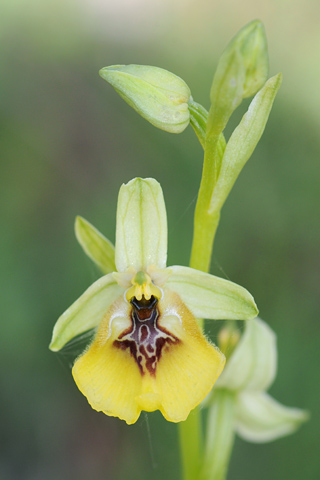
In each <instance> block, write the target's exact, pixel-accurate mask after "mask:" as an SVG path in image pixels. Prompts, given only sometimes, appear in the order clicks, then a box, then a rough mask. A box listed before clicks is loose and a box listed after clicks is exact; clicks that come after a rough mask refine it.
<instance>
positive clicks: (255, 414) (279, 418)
mask: <svg viewBox="0 0 320 480" xmlns="http://www.w3.org/2000/svg"><path fill="white" fill-rule="evenodd" d="M235 408H236V410H235V411H236V423H235V428H236V431H237V433H238V435H239V436H240V437H242V438H243V439H244V440H247V441H249V442H255V443H260V442H261V443H263V442H270V441H272V440H276V439H277V438H279V437H283V436H285V435H289V434H290V433H293V432H295V430H297V429H298V428H299V427H300V425H301V424H302V423H303V422H305V421H307V420H308V418H309V415H308V413H307V412H306V411H304V410H300V409H298V408H291V407H285V406H284V405H281V403H279V402H277V401H276V400H274V399H273V398H272V397H270V396H269V395H268V394H267V393H264V392H262V393H260V392H255V393H252V392H250V393H248V392H243V393H241V394H239V395H238V397H237V401H236V407H235Z"/></svg>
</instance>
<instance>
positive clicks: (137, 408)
mask: <svg viewBox="0 0 320 480" xmlns="http://www.w3.org/2000/svg"><path fill="white" fill-rule="evenodd" d="M152 298H153V299H154V297H152ZM142 302H143V300H142ZM145 302H146V303H145V304H143V303H141V302H139V301H136V304H133V305H130V304H129V303H128V302H126V301H125V300H124V298H123V297H121V298H119V299H118V300H117V301H116V302H115V303H114V304H113V306H112V307H111V309H110V311H109V312H108V314H107V315H106V317H105V318H104V320H103V321H102V323H101V325H100V327H99V331H98V333H97V336H96V339H95V341H94V342H93V344H92V345H91V346H90V348H89V349H88V351H87V352H86V353H85V354H84V355H82V356H81V357H79V358H78V360H77V361H76V363H75V365H74V367H73V376H74V378H75V381H76V383H77V385H78V387H79V389H80V390H81V391H82V393H83V394H84V395H85V396H86V397H87V398H88V401H89V403H90V404H91V406H92V407H93V408H94V409H96V410H98V411H103V412H104V413H106V414H107V415H112V416H117V417H119V418H121V419H123V420H125V421H126V422H127V423H128V424H131V423H134V422H135V421H136V420H137V419H138V417H139V415H140V412H141V410H146V411H150V412H151V411H154V410H160V411H161V412H162V414H163V415H164V417H165V418H166V419H167V420H169V421H172V422H179V421H182V420H185V419H186V418H187V416H188V414H189V412H190V410H191V409H193V408H194V407H195V406H197V405H198V404H199V403H200V402H201V401H202V400H203V398H204V397H205V396H206V395H207V394H208V393H209V391H210V390H211V388H212V386H213V384H214V382H215V381H216V380H217V378H218V376H219V375H220V373H221V371H222V369H223V366H224V362H225V358H224V356H223V355H222V353H221V352H220V351H219V350H218V349H217V348H215V347H214V346H213V345H210V344H209V343H208V342H207V340H206V339H205V337H204V336H203V335H202V333H201V331H200V329H199V327H198V324H197V322H196V319H195V318H194V317H193V315H192V313H191V312H190V311H189V310H188V308H187V307H186V306H185V305H184V304H183V302H182V300H181V299H180V297H179V296H178V295H177V294H176V293H174V292H171V291H170V290H168V289H165V290H164V295H163V297H162V298H161V300H160V301H159V302H157V300H156V299H154V303H153V304H152V299H151V300H148V301H147V300H146V301H145ZM141 305H142V306H141ZM146 305H147V306H146Z"/></svg>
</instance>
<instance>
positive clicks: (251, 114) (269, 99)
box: [209, 73, 282, 211]
mask: <svg viewBox="0 0 320 480" xmlns="http://www.w3.org/2000/svg"><path fill="white" fill-rule="evenodd" d="M281 82H282V75H281V73H279V74H278V75H275V76H274V77H271V78H270V79H269V80H268V81H267V83H266V84H265V85H264V87H263V88H262V89H261V90H260V91H259V92H258V93H257V94H256V96H255V97H254V98H253V100H252V102H251V104H250V105H249V109H248V111H247V113H246V114H245V115H244V116H243V118H242V120H241V122H240V124H239V125H238V126H237V128H236V129H235V130H234V132H233V133H232V135H231V137H230V139H229V141H228V143H227V146H226V149H225V151H224V154H223V157H222V160H221V166H220V170H219V174H218V179H217V183H216V185H215V187H214V190H213V194H212V197H211V202H210V207H209V211H211V210H213V211H219V210H220V209H221V207H222V205H223V204H224V202H225V200H226V198H227V197H228V195H229V192H230V190H231V188H232V187H233V185H234V182H235V181H236V179H237V178H238V175H239V173H240V172H241V170H242V168H243V167H244V165H245V164H246V162H247V161H248V159H249V158H250V156H251V155H252V153H253V151H254V149H255V148H256V146H257V144H258V142H259V140H260V138H261V135H262V134H263V131H264V129H265V126H266V123H267V121H268V118H269V114H270V111H271V107H272V105H273V102H274V99H275V97H276V94H277V92H278V90H279V88H280V85H281Z"/></svg>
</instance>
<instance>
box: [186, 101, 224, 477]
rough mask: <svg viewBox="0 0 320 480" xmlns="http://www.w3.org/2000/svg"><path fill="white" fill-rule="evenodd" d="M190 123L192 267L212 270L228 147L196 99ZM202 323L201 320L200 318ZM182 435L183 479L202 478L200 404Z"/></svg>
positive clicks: (190, 105)
mask: <svg viewBox="0 0 320 480" xmlns="http://www.w3.org/2000/svg"><path fill="white" fill-rule="evenodd" d="M189 110H190V114H191V124H192V126H193V128H194V130H195V132H196V134H197V136H198V138H199V140H200V143H201V145H202V146H203V147H204V148H205V155H204V165H203V171H202V179H201V184H200V190H199V195H198V201H197V206H196V211H195V217H194V234H193V244H192V251H191V259H190V267H192V268H196V269H198V270H202V271H204V272H208V271H209V267H210V260H211V252H212V247H213V240H214V236H215V233H216V230H217V227H218V224H219V218H220V212H219V211H213V212H212V211H211V212H209V207H210V202H211V197H212V192H213V188H214V186H215V182H216V178H217V176H218V173H217V171H216V169H217V166H218V165H219V166H220V163H221V159H222V156H223V153H224V150H225V146H226V141H225V139H224V136H223V134H220V135H219V136H218V137H216V139H215V141H214V142H211V141H210V135H209V139H208V135H207V132H206V125H207V119H208V112H207V111H206V110H205V109H204V108H203V107H202V106H201V105H199V104H197V103H196V102H193V101H192V102H191V104H189ZM200 324H201V326H202V322H200ZM179 436H180V447H181V458H182V468H183V479H184V480H196V479H198V478H199V473H200V467H201V458H202V444H203V438H202V428H201V414H200V409H199V407H197V408H195V409H194V410H193V412H192V413H191V414H190V415H189V417H188V418H187V420H185V421H184V422H181V423H180V424H179Z"/></svg>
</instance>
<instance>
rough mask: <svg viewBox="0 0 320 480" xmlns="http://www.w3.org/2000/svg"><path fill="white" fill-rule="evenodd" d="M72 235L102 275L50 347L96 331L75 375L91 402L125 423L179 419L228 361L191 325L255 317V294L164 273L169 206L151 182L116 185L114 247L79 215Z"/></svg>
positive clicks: (183, 272) (183, 271)
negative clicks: (154, 415)
mask: <svg viewBox="0 0 320 480" xmlns="http://www.w3.org/2000/svg"><path fill="white" fill-rule="evenodd" d="M76 234H77V238H78V239H79V241H80V243H81V245H82V246H83V248H84V250H85V252H86V253H87V254H88V255H89V256H90V257H91V259H93V260H94V262H95V263H96V264H97V265H98V266H99V267H100V269H101V270H102V271H103V272H104V273H105V274H106V275H104V276H102V277H101V278H99V279H98V280H97V281H96V282H95V283H94V284H93V285H91V287H89V288H88V290H86V291H85V292H84V294H83V295H82V296H81V297H80V298H79V299H78V300H77V301H76V302H75V303H74V304H73V305H71V307H70V308H68V310H67V311H66V312H64V313H63V314H62V316H61V317H60V318H59V319H58V321H57V323H56V325H55V327H54V331H53V338H52V342H51V344H50V348H51V350H53V351H57V350H60V349H61V348H62V347H63V346H64V345H66V343H67V342H68V341H70V340H71V339H72V338H74V337H75V336H77V335H79V334H81V333H84V332H86V331H88V330H90V329H93V328H95V329H97V331H96V334H95V337H94V340H93V341H92V343H91V344H90V345H89V347H88V348H87V349H86V350H85V352H84V353H83V354H82V355H80V356H79V357H78V358H77V359H76V361H75V363H74V366H73V369H72V374H73V377H74V379H75V382H76V384H77V386H78V387H79V389H80V391H81V392H82V393H83V394H84V395H85V396H86V397H87V399H88V401H89V403H90V405H91V406H92V407H93V408H94V409H95V410H97V411H102V412H104V413H105V414H107V415H111V416H116V417H119V418H121V419H123V420H125V421H126V422H127V423H128V424H132V423H134V422H136V420H137V419H138V418H139V415H140V412H141V411H142V410H145V411H148V412H150V411H154V410H160V411H161V412H162V414H163V415H164V417H165V418H166V419H167V420H169V421H172V422H180V421H182V420H185V419H186V418H187V416H188V414H189V412H190V410H192V409H193V408H194V407H196V406H197V405H198V404H199V403H200V402H201V401H202V400H203V399H204V397H205V396H206V395H207V394H208V393H209V392H210V390H211V388H212V386H213V384H214V383H215V382H216V380H217V379H218V377H219V375H220V374H221V372H222V370H223V367H224V364H225V357H224V355H223V354H222V353H221V352H220V350H219V349H218V348H217V347H216V346H215V345H213V344H212V343H211V342H209V341H208V339H207V338H206V337H205V336H204V334H203V333H202V330H201V328H200V326H199V323H198V321H197V320H196V319H197V318H207V319H226V320H228V319H242V320H248V319H251V318H254V317H255V316H256V315H257V307H256V305H255V303H254V300H253V298H252V296H251V295H250V294H249V293H248V292H247V290H245V289H244V288H242V287H240V286H238V285H236V284H234V283H232V282H230V281H228V280H224V279H221V278H218V277H215V276H213V275H210V274H207V273H204V272H201V271H198V270H194V269H192V268H188V267H183V266H171V267H166V259H167V219H166V209H165V204H164V199H163V194H162V190H161V187H160V185H159V183H158V182H156V181H155V180H154V179H151V178H149V179H141V178H135V179H133V180H131V181H130V182H129V183H128V184H126V185H122V187H121V188H120V192H119V199H118V208H117V224H116V244H115V249H114V248H113V246H112V244H111V243H110V242H109V241H108V240H107V239H105V238H104V237H103V236H102V235H101V234H100V233H99V232H98V231H97V230H96V229H95V228H94V227H92V226H91V225H90V224H89V223H88V222H86V221H85V220H84V219H82V218H79V217H78V219H77V221H76Z"/></svg>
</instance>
